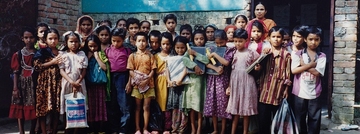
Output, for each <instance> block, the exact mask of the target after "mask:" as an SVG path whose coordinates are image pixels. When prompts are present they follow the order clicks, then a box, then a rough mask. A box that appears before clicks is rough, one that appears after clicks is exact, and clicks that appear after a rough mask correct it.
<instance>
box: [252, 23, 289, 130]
mask: <svg viewBox="0 0 360 134" xmlns="http://www.w3.org/2000/svg"><path fill="white" fill-rule="evenodd" d="M283 35H284V31H283V30H282V29H281V28H279V27H273V28H271V29H270V31H269V40H270V43H271V45H272V47H271V53H270V55H269V57H268V58H267V59H265V62H266V64H265V65H263V66H262V67H263V68H262V70H263V71H262V73H261V75H260V86H259V91H260V96H259V104H258V111H259V119H261V121H259V127H260V128H259V130H260V131H259V133H261V134H269V133H270V126H271V117H272V116H273V115H275V112H276V111H277V110H278V105H279V104H280V102H281V100H282V99H283V98H287V96H288V87H289V86H290V85H291V80H290V74H291V70H290V65H291V55H290V53H289V52H287V51H286V49H285V48H284V47H282V39H283Z"/></svg>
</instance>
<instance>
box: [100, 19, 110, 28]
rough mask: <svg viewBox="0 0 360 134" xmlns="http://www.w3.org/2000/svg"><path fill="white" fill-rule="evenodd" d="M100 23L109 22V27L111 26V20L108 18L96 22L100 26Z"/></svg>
mask: <svg viewBox="0 0 360 134" xmlns="http://www.w3.org/2000/svg"><path fill="white" fill-rule="evenodd" d="M101 23H109V25H110V26H109V27H110V28H111V27H112V23H111V21H110V20H102V21H100V22H99V23H98V25H99V26H100V24H101Z"/></svg>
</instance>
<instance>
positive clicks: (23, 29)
mask: <svg viewBox="0 0 360 134" xmlns="http://www.w3.org/2000/svg"><path fill="white" fill-rule="evenodd" d="M25 32H30V33H31V34H32V35H33V37H34V38H35V39H36V40H37V39H38V37H37V36H36V33H37V32H36V30H35V28H33V27H23V28H22V29H21V36H20V37H24V33H25ZM31 47H32V48H34V47H35V44H34V45H31Z"/></svg>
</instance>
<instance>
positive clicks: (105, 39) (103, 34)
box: [95, 26, 110, 51]
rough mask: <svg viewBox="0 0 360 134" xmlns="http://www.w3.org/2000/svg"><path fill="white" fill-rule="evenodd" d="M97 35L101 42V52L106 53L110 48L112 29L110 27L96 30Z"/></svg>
mask: <svg viewBox="0 0 360 134" xmlns="http://www.w3.org/2000/svg"><path fill="white" fill-rule="evenodd" d="M95 33H96V35H97V36H98V37H99V39H100V41H101V45H100V49H99V50H101V51H105V49H106V48H108V47H110V28H109V27H108V26H100V27H98V28H96V30H95Z"/></svg>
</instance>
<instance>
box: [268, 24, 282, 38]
mask: <svg viewBox="0 0 360 134" xmlns="http://www.w3.org/2000/svg"><path fill="white" fill-rule="evenodd" d="M273 32H279V33H280V35H281V38H282V39H284V34H285V32H284V29H283V28H281V27H279V26H274V27H272V28H271V29H270V30H269V34H268V35H269V37H270V35H271V33H273Z"/></svg>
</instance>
